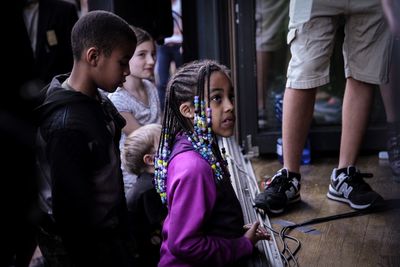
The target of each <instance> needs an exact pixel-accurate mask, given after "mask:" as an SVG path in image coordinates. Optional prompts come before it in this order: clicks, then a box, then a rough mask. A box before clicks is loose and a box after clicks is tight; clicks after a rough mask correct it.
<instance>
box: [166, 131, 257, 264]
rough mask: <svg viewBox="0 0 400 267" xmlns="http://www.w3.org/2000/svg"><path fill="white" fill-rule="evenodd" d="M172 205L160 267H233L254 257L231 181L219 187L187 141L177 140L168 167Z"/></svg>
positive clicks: (211, 173)
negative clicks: (245, 233)
mask: <svg viewBox="0 0 400 267" xmlns="http://www.w3.org/2000/svg"><path fill="white" fill-rule="evenodd" d="M167 203H168V215H167V218H166V219H165V222H164V225H163V231H162V234H163V243H162V246H161V260H160V263H159V267H164V266H174V267H180V266H209V267H217V266H227V265H229V264H235V263H236V264H237V263H238V261H239V259H242V258H243V257H244V256H249V255H251V253H252V251H253V245H252V243H251V241H250V240H249V239H247V238H246V237H244V236H243V234H244V230H243V224H244V222H243V213H242V209H241V206H240V203H239V201H238V199H237V197H236V195H235V192H234V190H233V187H232V185H231V182H230V179H228V178H227V179H225V181H224V182H222V183H221V184H219V185H217V184H216V182H215V178H214V175H213V172H212V169H211V167H210V165H209V163H208V162H207V161H206V160H204V159H203V158H202V157H201V155H200V154H199V153H197V152H196V151H194V150H193V148H192V145H191V143H190V142H189V141H188V140H187V138H186V137H185V136H178V137H177V140H176V143H175V145H174V148H173V151H172V155H171V160H170V162H169V165H168V178H167Z"/></svg>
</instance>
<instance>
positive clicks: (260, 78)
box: [257, 51, 272, 111]
mask: <svg viewBox="0 0 400 267" xmlns="http://www.w3.org/2000/svg"><path fill="white" fill-rule="evenodd" d="M271 65H272V53H271V52H262V51H257V98H258V103H257V104H258V110H259V111H260V110H264V109H265V101H266V99H267V91H268V88H269V86H270V79H271Z"/></svg>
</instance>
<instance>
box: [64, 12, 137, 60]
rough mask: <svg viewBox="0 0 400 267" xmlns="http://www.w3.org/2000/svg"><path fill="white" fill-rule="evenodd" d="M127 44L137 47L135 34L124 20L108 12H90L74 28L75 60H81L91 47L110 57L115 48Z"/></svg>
mask: <svg viewBox="0 0 400 267" xmlns="http://www.w3.org/2000/svg"><path fill="white" fill-rule="evenodd" d="M126 43H130V44H132V43H133V44H135V45H136V43H137V39H136V36H135V33H134V32H133V30H132V29H131V27H130V26H129V24H128V23H127V22H126V21H125V20H124V19H122V18H121V17H119V16H118V15H116V14H114V13H111V12H108V11H104V10H93V11H90V12H88V13H87V14H85V15H83V16H82V17H81V18H79V20H78V21H77V22H76V23H75V25H74V27H73V28H72V33H71V45H72V54H73V56H74V59H75V60H79V59H80V57H81V55H82V53H83V51H84V50H85V49H87V48H89V47H97V48H98V49H99V50H100V51H102V52H103V53H104V54H105V55H106V56H110V55H111V53H112V51H113V50H114V48H115V47H117V46H120V45H123V44H126Z"/></svg>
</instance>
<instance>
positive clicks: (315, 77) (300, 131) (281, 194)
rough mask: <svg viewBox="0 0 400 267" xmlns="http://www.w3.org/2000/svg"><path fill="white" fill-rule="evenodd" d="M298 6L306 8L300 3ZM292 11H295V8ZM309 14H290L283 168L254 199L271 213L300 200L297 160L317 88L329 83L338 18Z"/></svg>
mask: <svg viewBox="0 0 400 267" xmlns="http://www.w3.org/2000/svg"><path fill="white" fill-rule="evenodd" d="M292 3H294V1H291V2H290V4H291V5H292ZM291 7H295V6H291ZM298 8H305V7H302V6H301V5H299V6H298ZM309 8H310V9H313V7H309ZM291 10H293V9H292V8H291ZM293 14H296V11H295V10H294V11H293ZM293 14H292V15H293ZM297 14H298V13H297ZM310 16H311V18H310V19H309V20H308V21H306V22H304V21H303V19H304V18H298V19H299V20H300V22H296V21H295V20H294V21H292V19H295V18H296V16H291V17H290V19H291V23H290V27H289V33H288V43H289V44H290V50H291V53H292V58H291V60H290V62H289V67H288V71H287V82H286V91H285V95H284V97H283V124H282V133H283V161H284V168H282V169H281V170H279V171H278V172H277V173H276V174H275V175H274V176H273V177H272V178H271V179H269V180H267V181H266V182H265V186H264V188H265V189H264V191H263V192H262V193H260V194H259V195H257V197H256V198H255V204H256V207H259V208H262V209H264V210H267V211H269V212H272V213H280V212H282V211H284V209H285V208H286V206H287V205H289V204H292V203H295V202H298V201H300V199H301V198H300V180H301V175H300V160H301V154H302V150H303V148H304V144H305V141H306V138H307V134H308V131H309V127H310V124H311V121H312V118H313V110H314V109H313V108H314V102H315V96H316V90H317V89H316V88H318V87H319V86H322V85H325V84H327V83H329V65H330V57H331V55H332V51H333V45H334V37H335V33H336V29H337V23H336V22H337V18H336V17H335V16H331V17H329V16H327V15H325V16H320V15H318V14H316V15H315V17H313V15H310Z"/></svg>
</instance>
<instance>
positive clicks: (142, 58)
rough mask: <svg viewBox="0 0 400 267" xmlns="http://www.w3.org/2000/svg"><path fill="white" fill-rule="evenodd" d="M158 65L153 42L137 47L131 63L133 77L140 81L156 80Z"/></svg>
mask: <svg viewBox="0 0 400 267" xmlns="http://www.w3.org/2000/svg"><path fill="white" fill-rule="evenodd" d="M155 63H156V49H155V46H154V42H153V41H150V40H149V41H146V42H143V43H141V44H140V45H138V46H137V47H136V50H135V53H134V54H133V57H132V58H131V60H130V61H129V67H130V70H131V76H133V77H136V78H138V79H152V78H154V66H155Z"/></svg>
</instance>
